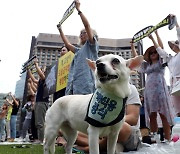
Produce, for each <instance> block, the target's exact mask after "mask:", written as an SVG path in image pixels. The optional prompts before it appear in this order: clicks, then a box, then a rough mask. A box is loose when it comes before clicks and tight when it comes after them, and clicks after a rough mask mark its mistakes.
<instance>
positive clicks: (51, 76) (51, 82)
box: [43, 62, 58, 97]
mask: <svg viewBox="0 0 180 154" xmlns="http://www.w3.org/2000/svg"><path fill="white" fill-rule="evenodd" d="M57 66H58V62H55V63H54V64H52V65H51V66H49V67H47V68H46V74H45V76H46V79H45V83H46V84H45V85H46V86H45V87H44V94H43V95H44V97H47V96H49V95H51V94H53V93H54V92H55V91H56V76H57V68H58V67H57Z"/></svg>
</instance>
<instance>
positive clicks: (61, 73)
mask: <svg viewBox="0 0 180 154" xmlns="http://www.w3.org/2000/svg"><path fill="white" fill-rule="evenodd" d="M73 58H74V53H73V52H71V51H69V52H68V53H66V54H65V55H64V56H62V57H61V58H59V60H58V72H57V82H56V91H59V90H61V89H63V88H65V87H66V85H67V81H68V73H69V68H70V65H71V62H72V60H73Z"/></svg>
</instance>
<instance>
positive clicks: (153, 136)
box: [151, 132, 160, 143]
mask: <svg viewBox="0 0 180 154" xmlns="http://www.w3.org/2000/svg"><path fill="white" fill-rule="evenodd" d="M151 143H160V136H159V134H157V133H156V132H155V133H151Z"/></svg>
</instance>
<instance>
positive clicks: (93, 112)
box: [85, 88, 127, 127]
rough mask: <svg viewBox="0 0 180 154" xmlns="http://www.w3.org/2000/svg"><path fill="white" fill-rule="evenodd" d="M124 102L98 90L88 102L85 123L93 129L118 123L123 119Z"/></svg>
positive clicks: (124, 100)
mask: <svg viewBox="0 0 180 154" xmlns="http://www.w3.org/2000/svg"><path fill="white" fill-rule="evenodd" d="M126 100H127V98H124V99H123V98H120V97H117V96H116V95H113V94H110V93H106V92H104V91H103V90H102V89H100V88H98V89H97V90H96V91H95V93H94V94H93V96H92V98H91V100H90V102H89V106H88V110H87V114H86V118H85V121H87V122H88V123H89V124H91V125H93V126H95V127H105V126H111V125H114V124H116V123H118V122H119V121H121V120H122V119H123V117H124V114H125V102H126Z"/></svg>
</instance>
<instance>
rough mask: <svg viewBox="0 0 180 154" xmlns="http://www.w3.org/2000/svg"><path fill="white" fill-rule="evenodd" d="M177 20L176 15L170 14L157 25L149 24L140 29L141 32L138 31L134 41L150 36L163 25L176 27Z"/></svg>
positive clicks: (170, 27) (171, 27)
mask: <svg viewBox="0 0 180 154" xmlns="http://www.w3.org/2000/svg"><path fill="white" fill-rule="evenodd" d="M175 22H176V20H175V17H174V16H173V17H171V16H170V15H168V16H167V17H166V18H165V19H164V20H162V21H161V22H160V23H158V24H157V25H156V26H148V27H146V28H144V29H142V30H140V31H139V32H137V33H136V34H135V35H134V36H133V38H132V43H135V42H138V41H140V40H142V39H143V38H145V37H146V36H149V35H150V34H151V33H152V32H154V31H155V30H157V29H159V28H161V27H164V26H166V25H169V30H171V29H173V28H174V26H175Z"/></svg>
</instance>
